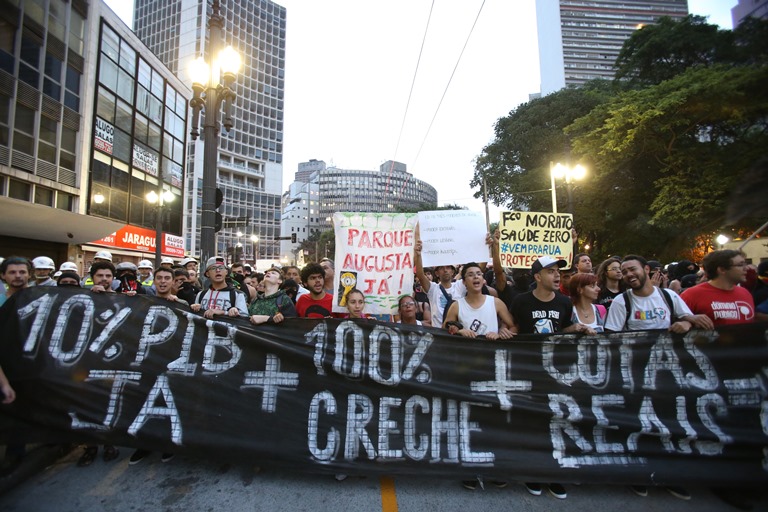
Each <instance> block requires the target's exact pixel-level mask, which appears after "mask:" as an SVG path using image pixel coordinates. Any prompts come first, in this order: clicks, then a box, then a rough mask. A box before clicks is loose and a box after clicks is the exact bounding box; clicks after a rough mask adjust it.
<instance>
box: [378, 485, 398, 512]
mask: <svg viewBox="0 0 768 512" xmlns="http://www.w3.org/2000/svg"><path fill="white" fill-rule="evenodd" d="M380 482H381V512H397V496H396V495H395V481H394V480H392V478H390V477H388V476H383V477H381V479H380Z"/></svg>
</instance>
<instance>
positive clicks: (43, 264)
mask: <svg viewBox="0 0 768 512" xmlns="http://www.w3.org/2000/svg"><path fill="white" fill-rule="evenodd" d="M32 266H33V267H35V270H44V269H48V270H56V265H54V263H53V260H52V259H51V258H49V257H48V256H38V257H37V258H35V259H33V260H32Z"/></svg>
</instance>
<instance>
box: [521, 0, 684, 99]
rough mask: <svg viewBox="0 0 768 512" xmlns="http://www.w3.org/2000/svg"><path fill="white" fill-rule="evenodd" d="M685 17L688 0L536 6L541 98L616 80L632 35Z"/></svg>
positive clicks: (569, 0)
mask: <svg viewBox="0 0 768 512" xmlns="http://www.w3.org/2000/svg"><path fill="white" fill-rule="evenodd" d="M687 15H688V2H687V0H622V1H621V2H617V1H616V0H591V1H588V2H587V1H584V0H536V23H537V27H538V40H539V62H540V67H541V94H542V95H544V96H546V95H547V94H550V93H552V92H555V91H558V90H560V89H562V88H563V87H566V86H571V85H574V86H578V85H582V84H584V83H585V82H587V81H589V80H593V79H596V78H604V79H612V78H613V77H614V73H615V69H614V67H613V65H614V62H615V61H616V57H618V55H619V51H620V50H621V47H622V45H623V44H624V41H626V40H627V38H629V36H630V35H632V32H634V31H635V30H637V29H638V28H640V27H642V26H643V25H648V24H651V23H655V21H656V20H657V19H658V18H660V17H662V16H669V17H670V18H683V17H685V16H687Z"/></svg>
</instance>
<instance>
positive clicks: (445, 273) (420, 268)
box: [414, 240, 467, 327]
mask: <svg viewBox="0 0 768 512" xmlns="http://www.w3.org/2000/svg"><path fill="white" fill-rule="evenodd" d="M421 248H422V245H421V240H416V243H415V244H414V253H415V258H414V259H415V260H416V262H415V263H416V279H418V280H419V282H420V283H421V289H422V290H424V293H426V294H427V297H429V308H430V309H431V310H432V325H433V326H434V327H441V326H442V325H443V312H444V310H445V306H446V304H448V300H449V299H450V300H456V299H460V298H462V297H464V296H465V295H467V288H466V287H465V286H464V283H463V282H461V281H456V282H454V281H453V278H454V276H455V275H456V267H454V266H453V265H439V266H437V267H435V270H434V272H435V275H436V276H437V281H438V282H437V283H433V282H432V281H431V280H430V279H429V278H428V277H427V275H426V274H425V273H424V264H423V263H422V261H421ZM443 291H445V293H443Z"/></svg>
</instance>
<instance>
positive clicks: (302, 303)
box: [296, 263, 333, 318]
mask: <svg viewBox="0 0 768 512" xmlns="http://www.w3.org/2000/svg"><path fill="white" fill-rule="evenodd" d="M301 280H302V281H303V282H304V284H306V286H307V289H308V290H309V293H308V294H305V295H302V296H301V297H299V298H298V299H297V300H296V313H297V314H298V315H299V317H301V318H328V317H330V316H333V315H332V314H331V311H332V310H333V295H332V294H330V293H328V292H326V290H325V269H324V268H323V267H322V266H320V265H319V264H318V263H309V264H307V265H306V266H305V267H304V268H302V269H301Z"/></svg>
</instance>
